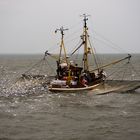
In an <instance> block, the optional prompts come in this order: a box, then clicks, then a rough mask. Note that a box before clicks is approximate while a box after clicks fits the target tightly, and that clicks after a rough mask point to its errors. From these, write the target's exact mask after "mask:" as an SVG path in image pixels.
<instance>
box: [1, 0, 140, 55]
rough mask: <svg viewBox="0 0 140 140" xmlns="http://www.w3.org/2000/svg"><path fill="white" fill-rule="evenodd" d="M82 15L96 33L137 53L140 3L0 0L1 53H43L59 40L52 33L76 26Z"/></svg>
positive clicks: (137, 0) (136, 0)
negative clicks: (85, 14) (59, 29)
mask: <svg viewBox="0 0 140 140" xmlns="http://www.w3.org/2000/svg"><path fill="white" fill-rule="evenodd" d="M83 13H88V14H90V15H91V17H90V18H91V19H92V23H93V27H92V28H93V29H94V30H95V31H96V32H98V33H99V34H101V35H103V36H104V37H106V38H107V39H109V40H110V41H112V42H114V43H115V44H117V45H118V46H119V47H121V48H123V49H124V50H126V51H128V52H129V53H140V0H0V53H1V54H2V53H43V52H44V51H45V50H47V49H48V48H50V47H52V48H53V46H54V45H55V43H56V39H55V38H59V37H58V35H55V34H54V30H55V29H56V28H59V27H60V26H61V25H63V26H65V27H68V28H69V27H72V26H73V25H76V24H77V23H79V21H81V18H80V17H79V15H80V14H83ZM99 51H100V52H102V53H104V52H108V51H109V49H106V48H102V49H100V50H99Z"/></svg>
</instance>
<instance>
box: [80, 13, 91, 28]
mask: <svg viewBox="0 0 140 140" xmlns="http://www.w3.org/2000/svg"><path fill="white" fill-rule="evenodd" d="M80 17H83V18H84V19H83V21H84V27H85V28H86V27H87V22H86V21H87V20H88V17H90V15H87V14H83V15H80Z"/></svg>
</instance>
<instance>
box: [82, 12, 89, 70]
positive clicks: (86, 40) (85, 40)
mask: <svg viewBox="0 0 140 140" xmlns="http://www.w3.org/2000/svg"><path fill="white" fill-rule="evenodd" d="M82 17H83V21H84V27H83V38H82V39H83V42H84V55H83V67H84V71H89V65H88V46H87V45H88V44H87V43H88V32H87V30H88V27H87V20H88V18H87V17H89V15H86V14H83V15H82Z"/></svg>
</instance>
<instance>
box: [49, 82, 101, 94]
mask: <svg viewBox="0 0 140 140" xmlns="http://www.w3.org/2000/svg"><path fill="white" fill-rule="evenodd" d="M99 85H100V84H95V85H91V86H88V87H81V88H53V87H49V88H48V89H49V91H51V92H70V93H74V92H80V91H86V90H93V89H95V88H97V87H98V86H99Z"/></svg>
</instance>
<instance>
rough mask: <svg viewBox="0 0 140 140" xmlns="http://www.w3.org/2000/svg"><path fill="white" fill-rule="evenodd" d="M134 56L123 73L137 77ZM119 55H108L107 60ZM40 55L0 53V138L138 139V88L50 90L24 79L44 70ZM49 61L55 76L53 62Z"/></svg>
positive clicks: (138, 59) (139, 65)
mask: <svg viewBox="0 0 140 140" xmlns="http://www.w3.org/2000/svg"><path fill="white" fill-rule="evenodd" d="M132 56H133V57H132V62H127V63H126V65H127V67H126V68H125V69H123V70H124V71H123V72H119V76H120V75H121V74H122V77H123V78H122V79H124V77H126V79H128V77H131V78H130V79H131V81H135V80H136V81H139V80H140V72H139V71H140V54H133V55H132ZM121 57H122V54H121V55H119V54H115V55H114V54H106V55H104V60H105V61H107V60H113V59H114V58H121ZM42 58H43V55H0V140H140V89H136V90H131V91H130V90H127V89H126V88H125V90H122V91H121V90H117V91H115V90H110V92H104V90H103V89H101V90H100V89H98V90H96V91H83V92H80V93H51V92H49V91H48V90H47V87H46V88H45V87H41V86H40V85H38V84H37V81H33V80H32V81H28V80H26V81H22V80H21V75H22V74H23V73H29V72H30V71H35V70H37V69H39V70H40V71H41V69H43V68H44V66H42V65H43V64H44V62H42V61H40V60H41V59H42ZM102 58H103V56H102ZM46 60H47V63H46V62H45V64H48V67H47V68H48V70H44V71H45V72H46V73H47V75H48V73H49V74H50V75H51V74H52V72H55V71H53V70H52V69H53V68H54V65H55V63H53V62H48V61H49V60H48V59H47V58H46ZM41 64H42V65H41ZM128 65H129V66H128ZM123 66H125V64H123ZM44 69H46V68H44ZM118 69H119V70H120V69H121V67H119V68H118ZM113 70H114V69H112V70H111V71H112V72H113ZM42 71H43V70H42ZM111 71H109V72H107V74H108V75H109V74H110V73H111ZM128 71H129V73H128V74H126V73H127V72H128ZM114 73H115V70H114ZM116 77H117V78H118V75H116ZM110 79H113V78H112V75H111V78H110ZM118 82H119V81H118ZM137 83H139V82H137ZM127 85H129V83H127ZM110 88H112V89H113V88H114V87H113V86H112V87H110ZM98 93H103V94H98Z"/></svg>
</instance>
